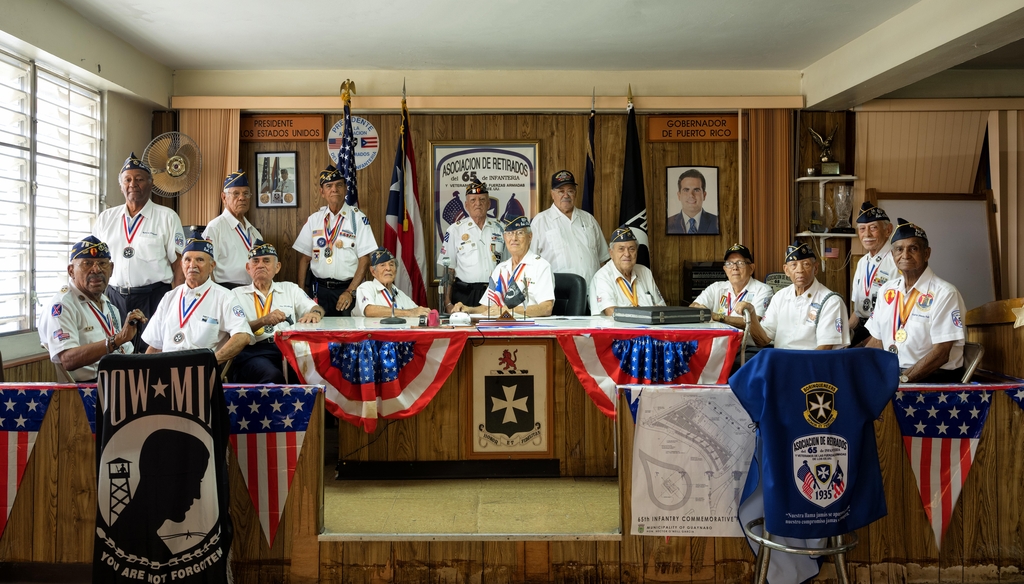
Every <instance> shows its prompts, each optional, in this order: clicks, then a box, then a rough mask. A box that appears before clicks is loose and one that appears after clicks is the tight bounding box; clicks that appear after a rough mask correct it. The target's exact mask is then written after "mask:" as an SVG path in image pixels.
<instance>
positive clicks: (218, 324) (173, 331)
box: [142, 280, 253, 353]
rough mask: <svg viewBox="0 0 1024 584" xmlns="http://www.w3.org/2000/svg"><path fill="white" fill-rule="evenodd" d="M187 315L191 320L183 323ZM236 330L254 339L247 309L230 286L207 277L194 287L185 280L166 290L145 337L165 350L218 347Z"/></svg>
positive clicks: (148, 341) (214, 348)
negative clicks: (246, 314)
mask: <svg viewBox="0 0 1024 584" xmlns="http://www.w3.org/2000/svg"><path fill="white" fill-rule="evenodd" d="M182 300H184V303H183V302H182ZM193 302H195V304H192V303H193ZM183 304H184V306H183ZM190 306H191V312H189V311H188V309H189V307H190ZM185 318H187V319H188V320H187V321H186V322H185V326H181V321H182V320H184V319H185ZM237 333H245V334H246V335H248V336H249V341H250V342H252V337H253V334H252V329H251V328H249V321H247V320H246V319H245V311H243V310H242V307H241V306H240V305H239V304H238V299H237V298H235V295H234V294H232V293H231V291H230V290H228V289H227V288H225V287H223V286H221V285H220V284H217V283H215V282H214V281H213V280H207V281H206V282H205V283H204V284H201V285H199V286H197V287H196V288H194V289H193V288H189V287H188V284H182V285H180V286H178V287H177V288H173V289H172V290H171V291H170V292H168V293H167V294H164V297H163V299H161V300H160V305H159V306H157V308H156V312H154V313H153V316H151V317H150V319H149V323H148V324H147V325H146V330H145V331H144V332H143V333H142V340H144V341H146V343H147V344H148V345H149V346H150V347H153V348H154V349H159V350H161V351H163V352H165V353H166V352H170V351H187V350H189V349H213V350H214V351H218V350H220V348H221V347H223V346H224V345H225V344H227V342H228V339H229V338H231V336H232V335H235V334H237Z"/></svg>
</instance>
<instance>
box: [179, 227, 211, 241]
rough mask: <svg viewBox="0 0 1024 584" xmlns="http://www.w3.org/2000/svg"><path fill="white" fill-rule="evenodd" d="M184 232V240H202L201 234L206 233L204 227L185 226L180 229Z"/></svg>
mask: <svg viewBox="0 0 1024 584" xmlns="http://www.w3.org/2000/svg"><path fill="white" fill-rule="evenodd" d="M182 231H184V232H185V239H202V238H203V232H204V231H206V226H205V225H185V226H184V227H183V228H182Z"/></svg>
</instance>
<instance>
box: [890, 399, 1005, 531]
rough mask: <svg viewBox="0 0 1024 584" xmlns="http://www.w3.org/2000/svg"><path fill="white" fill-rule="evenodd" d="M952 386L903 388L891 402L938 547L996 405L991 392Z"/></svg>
mask: <svg viewBox="0 0 1024 584" xmlns="http://www.w3.org/2000/svg"><path fill="white" fill-rule="evenodd" d="M948 389H949V390H950V391H899V392H897V393H896V396H895V397H893V401H892V405H893V411H894V412H895V414H896V421H897V423H898V424H899V427H900V433H901V434H902V435H903V445H904V447H905V448H906V450H907V456H909V457H910V466H911V467H912V468H913V469H914V476H916V477H917V485H918V490H919V491H920V494H921V502H922V503H924V511H925V513H926V514H927V515H928V520H929V522H930V523H931V527H932V531H933V532H934V533H935V544H936V545H937V546H938V547H939V548H940V549H941V548H942V537H943V535H944V534H945V533H946V528H947V527H949V518H950V516H951V515H952V514H953V508H954V507H955V506H956V502H957V500H958V499H959V498H960V491H961V489H962V488H963V485H964V483H965V482H966V481H967V473H968V472H969V471H970V470H971V464H972V463H973V462H974V454H975V452H976V451H977V449H978V440H979V439H980V438H981V430H982V428H983V427H984V426H985V419H986V418H987V417H988V411H989V406H991V405H992V393H991V392H988V391H966V390H964V389H960V390H959V391H957V390H955V389H954V388H953V387H950V388H948Z"/></svg>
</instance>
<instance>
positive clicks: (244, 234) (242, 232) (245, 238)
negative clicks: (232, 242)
mask: <svg viewBox="0 0 1024 584" xmlns="http://www.w3.org/2000/svg"><path fill="white" fill-rule="evenodd" d="M235 233H237V234H238V237H240V238H241V239H242V245H244V246H245V251H252V237H250V236H249V231H248V230H246V229H242V224H241V223H236V224H235Z"/></svg>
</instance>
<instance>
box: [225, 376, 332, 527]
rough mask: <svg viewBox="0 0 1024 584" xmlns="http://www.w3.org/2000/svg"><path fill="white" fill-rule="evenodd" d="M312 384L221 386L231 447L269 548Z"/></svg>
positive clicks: (300, 439)
mask: <svg viewBox="0 0 1024 584" xmlns="http://www.w3.org/2000/svg"><path fill="white" fill-rule="evenodd" d="M319 390H320V388H319V387H317V386H295V385H275V386H262V387H261V386H252V385H225V386H224V398H225V401H226V402H227V407H228V417H229V418H230V420H231V436H230V438H229V440H230V441H231V447H232V449H233V450H234V451H235V456H237V457H238V467H239V469H240V470H241V471H242V476H243V477H244V478H245V485H246V488H247V489H248V490H249V498H250V499H251V500H252V504H253V507H255V508H256V512H257V514H258V515H259V517H260V526H261V527H262V528H263V534H264V535H265V536H266V538H267V543H268V544H269V545H270V547H273V545H274V537H275V536H276V535H277V527H278V526H279V525H280V524H281V514H282V513H283V512H284V504H285V501H286V500H287V499H288V490H289V489H290V488H291V484H292V478H293V477H294V476H295V466H296V463H297V462H298V460H299V454H300V453H301V452H302V442H303V439H304V438H305V437H306V428H307V427H308V426H309V418H310V415H311V414H312V413H313V406H314V404H315V402H316V394H317V391H319Z"/></svg>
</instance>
